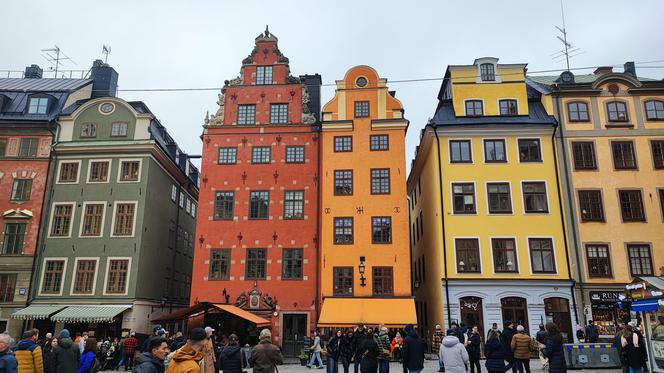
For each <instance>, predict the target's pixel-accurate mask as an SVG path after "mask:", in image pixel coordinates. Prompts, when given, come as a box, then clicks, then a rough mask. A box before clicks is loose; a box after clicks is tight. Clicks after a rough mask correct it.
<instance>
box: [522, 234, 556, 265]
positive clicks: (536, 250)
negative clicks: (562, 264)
mask: <svg viewBox="0 0 664 373" xmlns="http://www.w3.org/2000/svg"><path fill="white" fill-rule="evenodd" d="M528 246H530V263H531V264H532V266H533V273H555V272H556V265H555V260H554V255H553V240H551V239H550V238H529V239H528Z"/></svg>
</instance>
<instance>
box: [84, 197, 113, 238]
mask: <svg viewBox="0 0 664 373" xmlns="http://www.w3.org/2000/svg"><path fill="white" fill-rule="evenodd" d="M106 203H107V202H106V201H85V202H83V207H82V209H81V223H80V226H79V228H78V236H79V237H81V238H96V237H102V236H103V235H104V223H105V221H106Z"/></svg>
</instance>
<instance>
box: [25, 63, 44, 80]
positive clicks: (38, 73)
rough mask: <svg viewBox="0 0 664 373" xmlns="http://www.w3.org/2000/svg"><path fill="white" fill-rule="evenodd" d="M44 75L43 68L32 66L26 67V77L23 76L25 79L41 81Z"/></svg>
mask: <svg viewBox="0 0 664 373" xmlns="http://www.w3.org/2000/svg"><path fill="white" fill-rule="evenodd" d="M43 75H44V70H42V68H41V67H39V65H30V66H26V68H25V75H23V78H25V79H41V78H42V76H43Z"/></svg>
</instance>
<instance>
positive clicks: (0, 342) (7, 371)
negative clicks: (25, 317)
mask: <svg viewBox="0 0 664 373" xmlns="http://www.w3.org/2000/svg"><path fill="white" fill-rule="evenodd" d="M11 342H12V337H11V336H10V335H9V334H7V333H2V334H0V372H4V373H17V372H18V363H17V362H16V357H15V356H14V354H13V353H12V352H11V350H10V349H9V345H10V344H11Z"/></svg>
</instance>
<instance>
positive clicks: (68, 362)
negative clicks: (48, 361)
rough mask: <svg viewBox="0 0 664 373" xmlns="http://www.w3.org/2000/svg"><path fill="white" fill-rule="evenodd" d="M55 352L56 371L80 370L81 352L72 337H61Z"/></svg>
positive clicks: (61, 372)
mask: <svg viewBox="0 0 664 373" xmlns="http://www.w3.org/2000/svg"><path fill="white" fill-rule="evenodd" d="M53 354H54V355H55V373H73V372H76V371H77V370H78V361H79V359H80V358H81V354H80V353H79V352H78V346H77V345H75V344H74V342H73V341H72V340H71V338H68V337H64V338H60V339H59V340H58V347H56V348H55V352H54V353H53Z"/></svg>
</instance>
